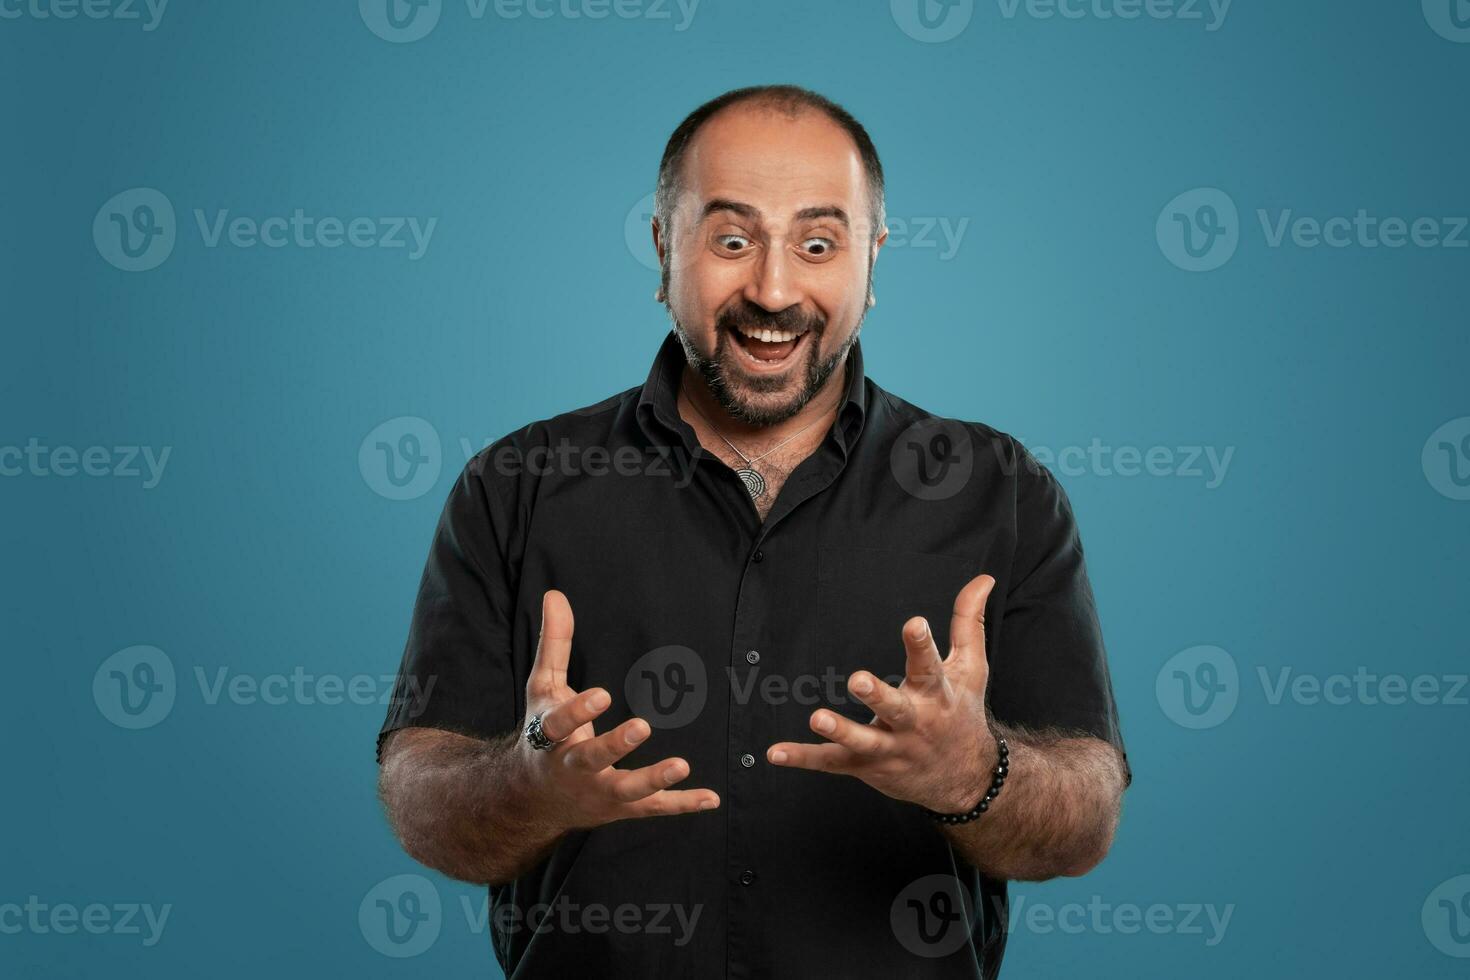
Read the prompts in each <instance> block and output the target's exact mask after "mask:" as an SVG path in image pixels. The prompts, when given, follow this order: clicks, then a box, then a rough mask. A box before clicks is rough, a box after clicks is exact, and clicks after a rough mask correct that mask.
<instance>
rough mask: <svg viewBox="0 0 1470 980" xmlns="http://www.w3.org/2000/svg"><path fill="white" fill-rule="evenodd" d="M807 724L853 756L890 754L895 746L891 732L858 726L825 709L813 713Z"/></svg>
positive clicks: (849, 719)
mask: <svg viewBox="0 0 1470 980" xmlns="http://www.w3.org/2000/svg"><path fill="white" fill-rule="evenodd" d="M809 724H810V725H811V729H812V731H814V732H816V733H817V734H818V735H822V736H824V737H826V738H829V739H831V740H832V741H834V742H836V743H837V744H838V745H841V746H844V747H846V748H847V749H849V750H851V751H852V753H853V754H854V755H859V756H874V755H882V754H883V753H885V752H892V751H893V749H894V746H895V738H894V735H893V733H892V732H885V731H884V730H883V729H881V728H877V727H874V726H873V725H860V724H858V723H857V722H855V721H853V720H852V719H851V718H844V717H842V716H841V715H839V714H838V713H837V712H835V711H828V710H827V709H826V708H819V709H817V710H816V711H813V712H812V716H811V719H810V722H809Z"/></svg>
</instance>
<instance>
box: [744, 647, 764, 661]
mask: <svg viewBox="0 0 1470 980" xmlns="http://www.w3.org/2000/svg"><path fill="white" fill-rule="evenodd" d="M745 662H746V663H748V664H758V663H760V662H761V655H760V654H759V653H757V652H756V651H755V650H746V651H745Z"/></svg>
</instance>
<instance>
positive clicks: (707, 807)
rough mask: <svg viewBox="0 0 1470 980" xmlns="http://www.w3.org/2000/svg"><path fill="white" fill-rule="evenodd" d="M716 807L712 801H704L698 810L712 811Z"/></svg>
mask: <svg viewBox="0 0 1470 980" xmlns="http://www.w3.org/2000/svg"><path fill="white" fill-rule="evenodd" d="M716 806H718V804H717V803H715V801H714V800H705V801H704V802H703V803H701V804H699V808H700V809H701V810H713V809H714V808H715V807H716Z"/></svg>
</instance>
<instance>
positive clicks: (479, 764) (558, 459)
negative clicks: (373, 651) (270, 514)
mask: <svg viewBox="0 0 1470 980" xmlns="http://www.w3.org/2000/svg"><path fill="white" fill-rule="evenodd" d="M655 212H656V213H655V217H654V221H653V228H652V231H653V236H654V243H655V246H656V248H657V250H658V255H659V258H660V261H661V263H662V267H663V273H662V285H661V287H660V289H659V291H658V299H659V300H660V301H662V302H663V303H664V304H665V305H666V307H667V309H668V311H669V314H670V316H671V318H672V320H673V331H672V332H671V334H670V335H669V336H668V337H666V338H665V340H664V343H663V346H662V348H661V349H660V351H659V353H658V355H657V358H656V360H655V362H654V365H653V367H652V370H651V371H650V373H649V375H648V379H647V381H646V383H644V384H643V385H642V386H640V387H635V388H632V389H629V390H628V391H625V392H623V393H622V394H620V395H617V396H614V397H613V398H611V399H609V400H607V401H605V402H602V403H601V404H599V405H595V406H592V407H590V408H586V409H582V410H579V411H576V412H572V413H569V414H566V415H561V416H557V417H556V418H553V419H549V420H546V421H542V422H536V423H533V424H531V425H528V426H526V427H525V428H522V429H520V430H519V431H517V432H514V433H511V434H510V435H508V436H505V437H504V438H503V439H501V440H499V441H498V442H497V443H495V444H493V445H491V446H490V447H488V448H487V449H486V450H485V451H484V452H482V453H481V454H479V455H478V456H477V457H476V458H475V459H474V460H473V461H472V462H471V464H470V465H469V466H468V467H467V468H466V470H465V471H464V473H463V474H462V475H461V476H460V478H459V480H458V482H457V483H456V485H455V487H454V489H453V491H452V492H451V493H450V496H449V501H448V503H447V504H446V506H445V509H444V513H443V516H442V518H441V521H440V525H439V528H438V531H437V534H436V537H435V540H434V543H433V546H432V549H431V552H430V555H429V560H428V566H427V568H426V570H425V573H424V578H423V584H422V587H421V589H420V592H419V596H418V602H417V605H416V607H415V610H414V616H413V625H412V629H411V633H410V636H409V640H408V645H407V649H406V651H405V654H404V659H403V666H402V670H401V674H400V679H399V686H398V689H397V696H396V697H395V699H394V705H393V707H392V708H391V710H390V711H389V714H388V718H387V721H386V723H385V724H384V726H383V730H382V734H381V735H380V736H379V753H380V756H379V757H380V761H381V786H380V789H381V795H382V799H383V801H384V803H385V805H386V807H387V811H388V816H389V819H390V821H391V822H392V825H393V827H394V830H395V831H396V833H397V834H398V836H399V838H400V840H401V841H402V842H403V845H404V847H405V849H406V850H407V851H408V853H409V854H411V855H412V856H414V857H415V858H417V859H418V860H420V861H422V862H423V863H425V864H427V865H429V866H430V867H433V868H436V869H438V870H440V871H442V872H444V873H445V874H447V875H450V876H452V877H455V878H459V879H462V880H465V881H472V882H482V883H488V885H489V887H490V898H491V903H492V911H491V918H490V923H491V929H492V935H493V940H494V947H495V951H496V954H497V956H498V957H499V960H500V963H501V966H502V967H503V969H504V971H505V973H506V975H507V976H509V977H540V976H563V975H573V974H575V975H584V974H588V973H591V974H595V975H597V976H612V977H640V978H643V977H663V976H671V977H716V976H719V977H813V976H821V977H867V976H872V977H892V976H924V977H978V976H985V977H993V976H994V975H995V974H996V972H997V970H998V969H999V965H1000V959H1001V954H1002V951H1003V948H1004V942H1005V932H1004V928H1005V907H1006V906H1005V894H1006V893H1005V881H1006V880H1008V879H1025V880H1041V879H1046V878H1051V877H1054V876H1057V875H1080V874H1083V873H1085V872H1086V871H1088V870H1089V869H1091V868H1092V867H1093V866H1095V865H1096V864H1097V863H1098V862H1099V861H1100V860H1101V859H1102V858H1103V856H1104V855H1105V854H1106V852H1107V850H1108V848H1109V846H1110V844H1111V841H1112V837H1113V833H1114V829H1115V827H1116V824H1117V820H1118V813H1119V805H1120V797H1121V794H1122V791H1123V789H1124V787H1125V786H1126V785H1127V783H1128V782H1129V781H1130V779H1131V775H1130V773H1129V771H1128V765H1127V760H1126V757H1125V756H1124V755H1123V752H1122V748H1123V743H1122V739H1121V736H1120V733H1119V729H1118V720H1117V711H1116V707H1115V705H1114V700H1113V694H1112V689H1111V683H1110V680H1109V676H1108V671H1107V666H1106V660H1105V656H1104V652H1103V645H1102V640H1101V636H1100V632H1099V627H1098V621H1097V615H1096V611H1095V609H1094V606H1093V599H1092V593H1091V589H1090V586H1089V584H1088V580H1087V575H1086V571H1085V568H1084V565H1083V557H1082V549H1081V544H1080V540H1079V538H1078V535H1077V530H1076V527H1075V524H1074V522H1073V519H1072V516H1071V511H1070V508H1069V506H1068V503H1067V498H1066V496H1065V494H1064V493H1063V492H1062V489H1061V487H1060V486H1058V484H1057V483H1056V482H1055V480H1054V479H1053V478H1052V477H1051V475H1050V474H1049V473H1048V472H1047V471H1046V470H1044V469H1043V468H1041V467H1040V466H1039V465H1038V464H1037V463H1036V462H1035V461H1034V460H1033V459H1032V458H1031V457H1030V456H1029V455H1028V454H1027V453H1026V451H1025V450H1024V449H1023V448H1021V446H1020V445H1019V444H1017V443H1016V442H1015V441H1014V440H1013V439H1011V438H1010V437H1008V436H1005V435H1003V434H1001V433H999V432H996V431H995V430H993V429H991V428H989V427H987V426H984V425H980V424H978V423H969V422H955V421H950V420H943V419H936V418H935V417H933V416H931V415H929V414H928V413H926V412H924V411H923V410H921V409H919V408H917V407H915V406H913V405H911V404H909V403H907V402H905V401H903V400H902V399H900V398H898V397H896V396H894V395H892V394H890V393H888V392H886V391H884V390H883V389H882V388H880V387H879V386H878V385H876V384H875V383H874V382H873V381H872V380H871V379H870V378H868V377H867V376H866V374H865V371H864V365H863V360H862V354H861V349H860V347H859V345H858V343H857V338H858V331H859V328H860V326H861V323H862V320H863V317H864V314H865V312H866V310H867V308H869V307H871V306H872V305H873V293H872V271H873V265H874V262H875V261H876V259H877V255H878V251H879V249H880V248H882V246H883V243H884V241H885V240H886V238H887V232H886V230H885V229H884V224H883V172H882V167H881V165H880V163H879V160H878V155H877V153H876V151H875V150H874V148H873V145H872V142H871V140H870V139H869V137H868V134H867V133H866V131H865V130H864V129H863V127H862V126H861V125H859V124H858V123H857V121H856V120H854V119H853V118H852V117H851V116H850V115H849V114H848V113H847V112H845V111H844V110H843V109H841V108H840V107H839V106H837V105H835V104H833V103H831V102H829V101H828V100H826V99H824V98H822V97H821V96H818V95H816V94H815V93H812V92H808V91H806V90H803V89H798V88H793V87H789V86H775V87H761V88H753V89H742V90H738V91H735V92H731V93H727V94H726V95H724V96H721V97H720V98H718V99H715V100H714V101H712V102H710V103H707V104H706V105H704V106H702V107H700V108H699V109H697V110H695V112H693V113H692V114H691V115H690V116H689V117H688V118H687V119H686V120H685V121H684V122H683V123H682V124H681V125H680V126H679V127H678V129H677V130H675V132H674V134H673V136H672V137H671V138H670V140H669V143H668V146H667V148H666V150H665V152H664V155H663V160H662V163H661V165H660V173H659V182H658V191H657V195H656V204H655ZM909 329H910V332H911V337H912V342H913V343H924V342H925V337H924V332H923V329H922V328H921V327H918V326H915V327H911V328H909ZM573 610H575V619H574V616H573ZM574 623H575V626H574ZM987 706H988V712H987Z"/></svg>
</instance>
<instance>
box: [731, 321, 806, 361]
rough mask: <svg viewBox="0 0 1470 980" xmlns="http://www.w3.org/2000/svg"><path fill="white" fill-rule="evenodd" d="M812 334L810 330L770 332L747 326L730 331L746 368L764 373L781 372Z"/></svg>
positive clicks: (762, 328)
mask: <svg viewBox="0 0 1470 980" xmlns="http://www.w3.org/2000/svg"><path fill="white" fill-rule="evenodd" d="M810 334H811V330H810V329H805V330H769V329H766V328H764V327H747V326H738V327H735V328H734V329H732V330H731V331H730V336H732V337H734V338H735V346H736V347H738V348H740V352H741V354H742V360H743V361H744V362H745V364H746V366H747V367H753V368H755V369H757V370H762V371H772V370H780V369H781V368H782V367H783V366H785V365H786V364H787V363H788V362H790V361H791V359H792V356H793V355H794V354H795V353H796V351H797V348H799V347H801V345H802V344H803V343H805V342H806V338H807V337H808V336H809V335H810Z"/></svg>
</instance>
